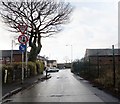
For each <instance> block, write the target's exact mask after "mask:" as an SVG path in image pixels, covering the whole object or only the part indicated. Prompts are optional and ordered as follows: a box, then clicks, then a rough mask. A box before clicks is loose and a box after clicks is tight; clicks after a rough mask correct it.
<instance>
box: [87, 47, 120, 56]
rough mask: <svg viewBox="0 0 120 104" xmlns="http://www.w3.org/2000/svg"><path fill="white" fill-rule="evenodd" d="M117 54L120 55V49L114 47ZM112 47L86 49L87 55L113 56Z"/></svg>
mask: <svg viewBox="0 0 120 104" xmlns="http://www.w3.org/2000/svg"><path fill="white" fill-rule="evenodd" d="M114 54H115V55H120V49H114ZM111 55H113V50H112V49H86V53H85V57H87V56H111Z"/></svg>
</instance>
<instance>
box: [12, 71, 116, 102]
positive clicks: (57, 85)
mask: <svg viewBox="0 0 120 104" xmlns="http://www.w3.org/2000/svg"><path fill="white" fill-rule="evenodd" d="M50 74H51V76H52V77H51V78H50V79H48V80H45V81H43V82H40V83H38V84H36V85H35V86H33V87H31V88H29V89H26V90H24V91H22V92H19V93H18V94H16V95H14V96H12V97H11V98H10V99H12V101H13V102H117V101H118V100H117V99H116V98H114V97H112V96H110V95H108V94H106V93H104V92H103V91H101V90H98V89H97V88H95V87H92V85H91V84H90V83H89V82H88V81H86V80H84V79H82V78H80V77H78V76H75V75H74V74H73V73H71V72H70V69H64V70H60V71H59V72H55V73H50Z"/></svg>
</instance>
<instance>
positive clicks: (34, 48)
mask: <svg viewBox="0 0 120 104" xmlns="http://www.w3.org/2000/svg"><path fill="white" fill-rule="evenodd" d="M29 46H30V47H31V50H30V54H29V57H28V61H32V62H35V61H36V60H37V56H38V54H39V53H40V51H41V48H42V45H41V36H40V34H38V37H37V34H35V35H34V37H33V31H31V36H30V39H29Z"/></svg>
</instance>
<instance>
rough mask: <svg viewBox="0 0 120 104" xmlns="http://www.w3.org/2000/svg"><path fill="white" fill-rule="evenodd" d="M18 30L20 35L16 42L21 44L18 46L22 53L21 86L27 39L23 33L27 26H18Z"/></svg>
mask: <svg viewBox="0 0 120 104" xmlns="http://www.w3.org/2000/svg"><path fill="white" fill-rule="evenodd" d="M18 29H19V30H20V32H21V34H22V35H20V36H19V37H18V41H19V43H21V45H20V46H19V50H20V51H21V52H22V83H21V84H23V81H24V66H23V62H24V52H25V51H27V47H26V45H24V44H27V42H28V37H27V36H25V35H24V34H25V31H26V30H27V25H20V24H19V25H18ZM26 70H27V69H26Z"/></svg>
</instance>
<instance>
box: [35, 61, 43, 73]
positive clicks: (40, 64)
mask: <svg viewBox="0 0 120 104" xmlns="http://www.w3.org/2000/svg"><path fill="white" fill-rule="evenodd" d="M36 69H37V72H38V73H39V74H42V73H43V70H44V63H43V62H42V61H36Z"/></svg>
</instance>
